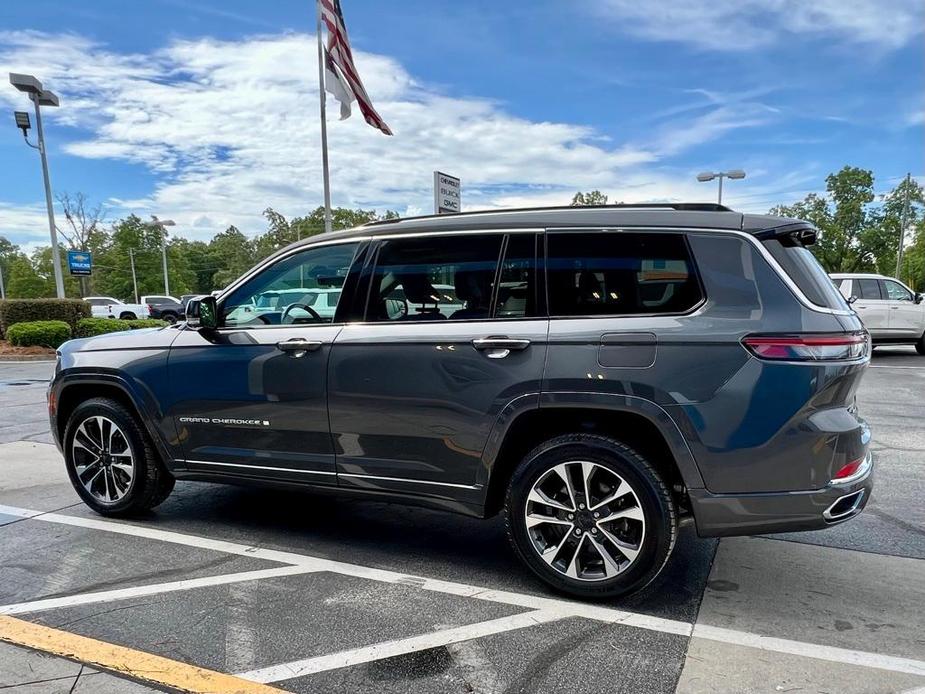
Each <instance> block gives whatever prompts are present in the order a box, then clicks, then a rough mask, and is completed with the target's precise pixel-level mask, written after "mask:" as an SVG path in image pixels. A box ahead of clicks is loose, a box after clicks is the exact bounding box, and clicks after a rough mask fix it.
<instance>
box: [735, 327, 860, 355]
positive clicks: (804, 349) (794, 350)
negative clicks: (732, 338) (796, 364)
mask: <svg viewBox="0 0 925 694" xmlns="http://www.w3.org/2000/svg"><path fill="white" fill-rule="evenodd" d="M742 344H744V345H745V346H746V347H747V348H748V350H749V351H750V352H751V353H752V354H754V355H755V356H756V357H760V358H761V359H777V360H784V361H833V360H844V359H861V358H863V357H866V356H867V355H868V354H870V341H869V336H868V335H867V333H843V334H837V335H813V334H806V335H750V336H749V337H746V338H745V339H743V340H742Z"/></svg>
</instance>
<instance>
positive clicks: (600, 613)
mask: <svg viewBox="0 0 925 694" xmlns="http://www.w3.org/2000/svg"><path fill="white" fill-rule="evenodd" d="M0 514H6V515H9V516H17V517H20V518H31V519H33V520H36V521H42V522H46V523H57V524H64V525H71V526H76V527H82V528H91V529H95V530H104V531H107V532H114V533H120V534H123V535H132V536H135V537H143V538H148V539H153V540H160V541H163V542H172V543H175V544H181V545H186V546H189V547H199V548H202V549H211V550H214V551H218V552H226V553H229V554H237V555H241V556H248V557H255V558H259V559H266V560H269V561H277V562H281V563H285V564H290V565H295V566H299V567H302V568H305V569H308V570H314V571H330V572H333V573H339V574H345V575H349V576H356V577H359V578H366V579H370V580H373V581H381V582H384V583H395V584H401V585H410V586H413V587H416V588H420V589H422V590H431V591H435V592H438V593H446V594H450V595H458V596H461V597H467V598H475V599H478V600H487V601H490V602H498V603H503V604H507V605H518V606H521V607H526V608H529V609H531V610H541V611H544V612H546V611H548V612H551V613H554V614H557V615H560V618H561V616H566V615H567V616H574V617H584V618H586V619H593V620H598V621H603V622H612V623H619V624H625V625H627V626H634V627H637V628H640V629H648V630H650V631H656V632H662V633H670V634H678V635H681V636H689V635H691V633H692V631H694V632H696V635H697V636H699V637H700V638H704V639H709V640H711V641H720V642H723V643H729V644H734V645H743V646H753V647H757V648H761V649H762V650H765V651H770V652H776V653H786V654H793V653H796V654H798V655H802V656H804V657H807V658H817V659H819V660H827V661H830V662H836V663H843V664H845V665H862V666H864V667H869V668H877V669H881V670H889V671H893V672H903V673H912V674H917V675H925V661H922V660H913V659H911V658H899V657H895V656H889V655H883V654H879V653H871V652H866V651H852V650H848V649H842V648H834V647H831V646H824V645H821V644H814V643H808V642H802V641H790V640H788V639H778V638H771V637H765V636H760V635H758V634H752V633H750V632H745V631H736V630H734V629H721V628H719V627H711V626H708V625H702V624H698V625H697V626H696V628H694V627H693V625H691V624H689V623H688V622H682V621H678V620H673V619H663V618H661V617H652V616H649V615H644V614H639V613H635V612H627V611H624V610H617V609H612V608H608V607H600V606H598V605H594V604H589V603H579V602H572V601H569V600H563V599H556V598H543V597H539V596H534V595H526V594H523V593H512V592H508V591H501V590H489V589H486V588H481V587H479V586H472V585H468V584H464V583H454V582H451V581H440V580H435V579H429V578H423V577H418V576H409V575H407V574H401V573H398V572H395V571H387V570H385V569H375V568H371V567H367V566H361V565H359V564H347V563H345V562H338V561H332V560H330V559H322V558H319V557H312V556H310V555H304V554H297V553H295V552H283V551H278V550H270V549H263V548H259V547H249V546H247V545H242V544H239V543H236V542H227V541H224V540H213V539H210V538H205V537H199V536H196V535H187V534H183V533H176V532H172V531H169V530H158V529H156V528H150V527H141V526H136V525H129V524H127V523H119V522H114V521H105V520H97V519H93V518H80V517H77V516H66V515H62V514H58V513H42V512H41V511H33V510H30V509H23V508H18V507H14V506H3V505H0Z"/></svg>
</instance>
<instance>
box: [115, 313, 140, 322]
mask: <svg viewBox="0 0 925 694" xmlns="http://www.w3.org/2000/svg"><path fill="white" fill-rule="evenodd" d="M137 317H138V316H136V315H135V314H134V313H132V312H130V311H126V312H125V313H120V314H119V319H120V320H135V319H136V318H137Z"/></svg>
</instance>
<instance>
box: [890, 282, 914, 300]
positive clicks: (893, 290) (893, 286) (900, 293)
mask: <svg viewBox="0 0 925 694" xmlns="http://www.w3.org/2000/svg"><path fill="white" fill-rule="evenodd" d="M884 284H885V285H886V291H887V294H888V295H889V297H890V300H891V301H912V293H911V292H910V291H909V290H908V289H906V288H905V287H904V286H902V285H901V284H900V283H899V282H893V281H892V280H886V281H885V282H884Z"/></svg>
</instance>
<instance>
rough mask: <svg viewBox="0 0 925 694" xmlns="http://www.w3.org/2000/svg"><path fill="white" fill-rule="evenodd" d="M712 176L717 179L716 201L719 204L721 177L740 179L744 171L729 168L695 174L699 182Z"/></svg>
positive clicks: (721, 187) (720, 202) (705, 180)
mask: <svg viewBox="0 0 925 694" xmlns="http://www.w3.org/2000/svg"><path fill="white" fill-rule="evenodd" d="M714 178H718V179H719V193H718V195H717V198H716V202H717V203H719V204H720V205H722V204H723V179H724V178H733V179H740V178H745V172H744V171H743V170H742V169H730V170H729V171H716V172H714V171H703V172H701V173H699V174H697V180H698V181H700V182H701V183H706V182H707V181H712V180H713V179H714Z"/></svg>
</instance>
